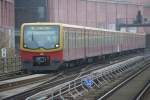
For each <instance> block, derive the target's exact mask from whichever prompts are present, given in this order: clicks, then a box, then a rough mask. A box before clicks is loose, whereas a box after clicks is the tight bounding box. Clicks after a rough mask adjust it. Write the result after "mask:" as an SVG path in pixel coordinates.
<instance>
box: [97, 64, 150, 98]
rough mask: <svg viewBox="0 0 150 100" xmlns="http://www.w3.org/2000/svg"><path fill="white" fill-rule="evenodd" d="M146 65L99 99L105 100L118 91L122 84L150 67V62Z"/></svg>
mask: <svg viewBox="0 0 150 100" xmlns="http://www.w3.org/2000/svg"><path fill="white" fill-rule="evenodd" d="M144 66H145V67H143V68H142V69H140V70H139V71H138V72H136V73H134V74H133V75H132V76H130V77H128V78H126V79H125V80H124V81H123V82H121V83H120V84H118V85H117V86H115V87H114V88H112V89H111V90H110V91H108V92H106V93H105V94H104V95H103V96H101V97H100V98H99V99H98V100H105V99H106V98H107V97H108V96H110V95H111V94H113V93H114V92H115V91H117V90H118V89H119V88H121V87H122V86H124V85H126V84H127V83H128V82H129V81H131V80H132V79H133V78H135V77H136V76H138V75H139V74H140V73H142V72H143V71H145V70H146V69H147V68H149V67H150V63H148V64H146V65H144Z"/></svg>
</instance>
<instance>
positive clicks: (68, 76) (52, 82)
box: [3, 55, 135, 100]
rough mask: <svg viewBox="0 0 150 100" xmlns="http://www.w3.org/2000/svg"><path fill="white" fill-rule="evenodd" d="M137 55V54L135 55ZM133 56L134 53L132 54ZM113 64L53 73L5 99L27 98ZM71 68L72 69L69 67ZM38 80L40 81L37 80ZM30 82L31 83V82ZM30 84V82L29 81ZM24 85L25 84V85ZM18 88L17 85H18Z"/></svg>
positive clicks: (117, 60) (124, 58)
mask: <svg viewBox="0 0 150 100" xmlns="http://www.w3.org/2000/svg"><path fill="white" fill-rule="evenodd" d="M134 56H135V55H134ZM129 57H131V56H128V57H122V59H121V58H116V59H115V60H114V62H112V63H111V64H114V63H117V62H119V61H123V60H126V59H128V58H129ZM132 57H133V55H132ZM111 64H108V63H107V64H105V65H101V66H100V65H97V66H95V65H96V64H95V65H94V66H95V67H94V68H92V66H93V65H90V66H88V67H87V68H84V69H83V70H79V69H78V68H77V69H76V68H75V69H74V71H68V70H67V71H64V72H62V73H61V74H59V75H56V74H55V75H52V76H50V78H47V79H45V80H40V81H39V82H40V84H38V85H37V86H35V87H32V88H30V89H27V90H26V91H24V92H21V93H18V94H15V95H13V96H10V97H6V98H3V99H4V100H24V99H23V98H26V97H28V96H31V95H33V94H35V93H37V92H40V91H43V90H45V89H48V88H51V87H53V86H56V85H58V84H61V83H64V82H66V81H69V80H72V79H74V78H77V77H79V76H82V75H85V74H88V73H90V72H91V71H94V70H97V69H100V68H104V67H106V66H108V65H111ZM91 68H92V69H91ZM69 70H70V69H69ZM71 70H72V69H71ZM37 82H38V81H37ZM31 83H35V82H34V81H33V82H31ZM31 83H30V84H31ZM28 84H29V83H28ZM28 84H25V85H28ZM25 85H23V86H25ZM20 86H21V85H20ZM16 88H17V87H16Z"/></svg>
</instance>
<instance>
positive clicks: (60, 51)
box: [20, 23, 145, 71]
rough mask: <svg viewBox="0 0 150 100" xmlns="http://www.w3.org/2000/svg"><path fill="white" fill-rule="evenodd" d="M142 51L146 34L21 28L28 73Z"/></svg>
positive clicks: (37, 26) (75, 28)
mask: <svg viewBox="0 0 150 100" xmlns="http://www.w3.org/2000/svg"><path fill="white" fill-rule="evenodd" d="M142 48H145V34H140V33H128V32H119V31H110V30H106V29H99V28H91V27H84V26H76V25H68V24H62V23H25V24H23V25H22V27H21V35H20V56H21V60H22V64H23V69H26V70H28V71H40V70H57V69H59V68H60V67H61V66H62V65H65V66H67V65H68V64H70V63H76V62H81V61H87V60H89V59H92V58H93V57H100V56H102V55H108V54H113V53H118V52H123V51H128V50H134V49H142Z"/></svg>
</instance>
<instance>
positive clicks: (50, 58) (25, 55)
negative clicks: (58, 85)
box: [20, 23, 63, 71]
mask: <svg viewBox="0 0 150 100" xmlns="http://www.w3.org/2000/svg"><path fill="white" fill-rule="evenodd" d="M20 37H21V38H20V56H21V61H22V65H23V70H27V71H43V70H57V69H58V68H59V67H60V65H61V64H62V63H63V62H62V58H63V53H62V48H63V44H62V43H63V39H62V26H61V25H57V24H54V25H53V24H48V23H34V24H33V23H28V24H23V25H22V27H21V36H20ZM52 40H54V41H52ZM50 44H51V46H50Z"/></svg>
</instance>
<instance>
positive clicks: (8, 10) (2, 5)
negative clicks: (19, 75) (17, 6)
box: [0, 0, 15, 52]
mask: <svg viewBox="0 0 150 100" xmlns="http://www.w3.org/2000/svg"><path fill="white" fill-rule="evenodd" d="M14 22H15V19H14V0H0V48H9V49H8V50H9V51H10V52H12V50H13V51H14V27H15V23H14Z"/></svg>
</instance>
